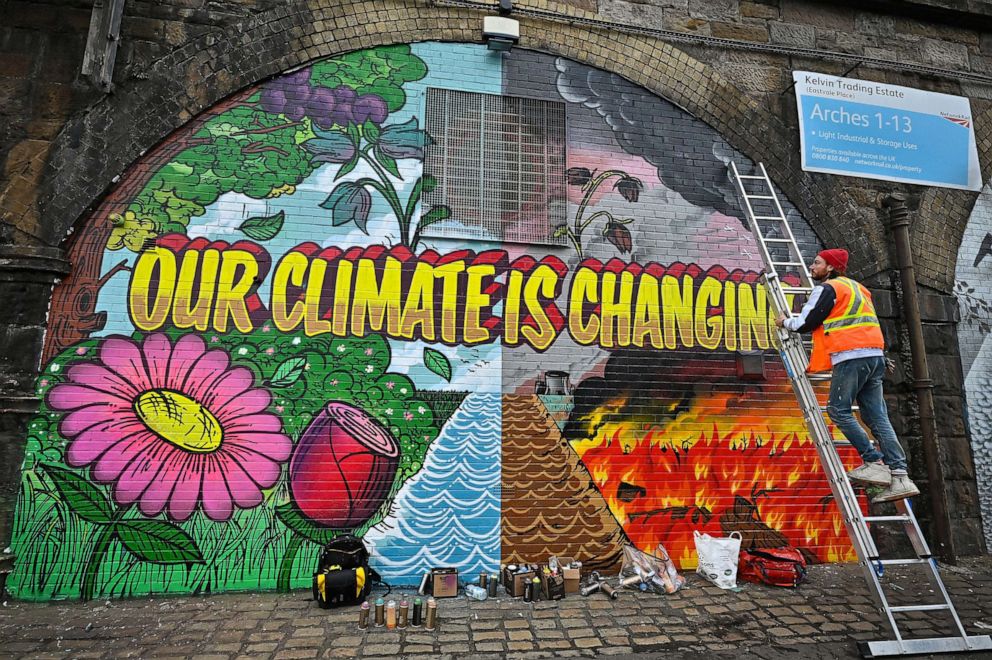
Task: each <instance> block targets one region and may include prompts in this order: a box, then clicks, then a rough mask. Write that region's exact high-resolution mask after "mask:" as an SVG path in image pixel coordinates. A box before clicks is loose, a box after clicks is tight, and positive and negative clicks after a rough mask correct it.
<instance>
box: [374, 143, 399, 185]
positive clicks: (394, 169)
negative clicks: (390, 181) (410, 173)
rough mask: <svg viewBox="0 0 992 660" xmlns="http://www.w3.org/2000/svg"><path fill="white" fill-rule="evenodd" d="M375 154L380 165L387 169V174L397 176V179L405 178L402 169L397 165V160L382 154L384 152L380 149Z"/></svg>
mask: <svg viewBox="0 0 992 660" xmlns="http://www.w3.org/2000/svg"><path fill="white" fill-rule="evenodd" d="M375 153H376V156H377V158H378V160H379V164H380V165H382V166H383V167H384V168H386V171H387V172H389V173H390V174H392V175H393V176H395V177H396V178H397V179H402V178H403V176H402V175H401V174H400V168H399V165H397V164H396V159H395V158H393V157H391V156H387V155H386V154H384V153H382V151H381V150H379V149H376V150H375Z"/></svg>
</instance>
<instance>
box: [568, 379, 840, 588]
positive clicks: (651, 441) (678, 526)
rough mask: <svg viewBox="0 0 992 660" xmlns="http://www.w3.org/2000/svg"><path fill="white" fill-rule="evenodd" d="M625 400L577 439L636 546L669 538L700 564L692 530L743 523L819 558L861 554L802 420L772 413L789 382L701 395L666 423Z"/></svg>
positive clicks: (752, 539)
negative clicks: (630, 411) (638, 412)
mask: <svg viewBox="0 0 992 660" xmlns="http://www.w3.org/2000/svg"><path fill="white" fill-rule="evenodd" d="M759 397H760V398H759ZM625 403H626V401H625V399H624V398H623V397H622V396H621V397H619V398H614V399H612V400H609V401H606V402H604V403H603V404H601V405H600V406H599V407H598V408H597V409H596V410H594V411H592V412H591V414H590V417H593V418H597V419H594V420H593V426H594V427H598V431H597V433H596V434H595V436H594V437H592V438H590V439H588V440H574V441H572V446H573V447H574V449H575V451H576V452H577V453H578V454H579V456H580V457H581V459H582V461H583V463H584V464H585V466H586V468H587V469H588V470H589V473H590V474H591V475H592V478H593V481H594V483H595V484H596V486H597V487H598V488H599V489H600V492H602V494H603V496H604V498H605V499H606V502H607V505H608V506H609V508H610V511H611V512H612V513H613V515H614V516H615V517H616V519H617V521H619V522H620V524H621V525H622V526H623V528H624V531H625V532H626V534H627V536H628V538H629V539H630V540H631V542H632V543H634V544H635V545H636V546H637V547H638V548H641V549H643V550H651V549H653V548H654V547H655V546H656V545H657V544H658V543H662V544H663V545H664V546H665V547H666V549H667V550H668V552H669V554H670V555H671V556H672V557H673V558H674V559H676V560H677V561H678V562H679V563H680V565H681V566H682V567H683V568H692V567H694V566H695V565H696V561H697V559H696V553H695V547H694V543H693V530H699V531H700V532H705V533H709V534H711V535H718V536H719V535H725V534H727V533H729V532H730V531H733V530H739V531H742V532H743V533H744V535H745V545H749V544H750V545H755V546H762V545H763V546H774V545H782V544H784V543H786V542H787V543H789V544H791V545H793V546H796V547H799V548H802V549H804V550H805V551H806V552H808V553H809V554H810V555H811V556H810V557H809V558H810V559H814V560H816V561H826V562H835V561H853V560H855V554H854V550H853V548H852V547H851V543H850V541H849V539H848V537H847V532H846V530H845V528H844V524H843V521H842V519H841V516H840V514H839V512H838V510H837V508H836V507H835V506H834V504H833V499H832V494H831V491H830V487H829V485H828V483H827V481H826V478H825V476H824V475H823V473H822V471H821V468H820V462H819V456H818V455H817V452H816V448H815V446H814V445H813V443H812V441H811V440H810V438H809V436H808V435H807V432H806V428H805V424H804V421H803V419H802V418H801V417H793V416H788V413H785V415H783V416H781V417H780V416H778V415H775V416H771V415H769V414H768V410H769V409H770V408H774V407H779V406H781V407H783V409H784V408H785V407H786V406H791V407H793V408H794V406H795V403H794V398H793V395H792V393H791V391H790V390H789V389H788V384H787V383H781V384H780V385H778V386H776V387H774V388H770V387H769V388H763V391H761V392H760V393H758V392H755V393H750V394H745V395H743V396H742V395H741V394H740V393H733V392H727V391H713V392H709V393H707V394H705V395H699V396H697V397H695V399H694V400H693V402H692V404H691V406H690V407H689V408H688V409H687V410H685V411H684V412H681V413H678V414H677V415H676V416H675V417H674V419H672V420H671V421H670V422H668V423H665V424H658V423H656V422H655V421H654V420H651V421H647V420H644V419H638V418H637V417H636V416H629V417H625V418H623V419H622V420H617V419H616V418H617V417H618V415H617V414H616V413H617V411H622V410H623V409H624V406H625ZM793 414H794V413H793ZM841 458H842V460H843V461H844V462H845V464H846V465H848V466H849V467H853V465H855V464H856V463H857V454H856V452H855V451H854V450H853V449H852V448H843V447H842V448H841Z"/></svg>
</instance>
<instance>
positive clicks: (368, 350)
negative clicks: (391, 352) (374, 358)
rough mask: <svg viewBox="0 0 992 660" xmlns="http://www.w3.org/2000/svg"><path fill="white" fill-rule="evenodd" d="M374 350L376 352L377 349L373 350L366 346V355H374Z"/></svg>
mask: <svg viewBox="0 0 992 660" xmlns="http://www.w3.org/2000/svg"><path fill="white" fill-rule="evenodd" d="M374 352H375V351H373V350H372V349H371V348H366V349H365V354H366V355H372V353H374Z"/></svg>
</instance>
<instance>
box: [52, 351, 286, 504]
mask: <svg viewBox="0 0 992 660" xmlns="http://www.w3.org/2000/svg"><path fill="white" fill-rule="evenodd" d="M66 375H67V376H68V380H67V381H66V382H64V383H61V384H59V385H56V386H55V387H53V388H52V389H51V390H50V391H49V392H48V405H49V407H50V408H52V409H53V410H58V411H60V412H63V413H65V416H64V417H63V418H62V420H61V421H60V422H59V433H60V434H62V435H63V436H64V437H66V438H68V439H69V440H70V442H69V447H68V449H67V450H66V461H67V463H68V464H69V465H71V466H73V467H83V466H89V467H90V474H91V475H92V477H93V479H94V480H95V481H97V482H99V483H104V484H110V483H112V484H114V490H113V495H114V499H115V500H116V501H117V502H118V503H119V504H122V505H127V504H131V503H134V502H137V503H138V505H139V508H140V509H141V512H142V513H143V514H144V515H146V516H155V515H158V514H159V513H161V512H163V511H166V510H167V511H168V515H169V517H170V518H172V519H173V520H186V519H187V518H189V517H190V515H191V514H192V513H193V511H194V510H195V509H196V508H197V507H198V506H202V507H203V511H204V512H205V513H206V514H207V517H209V518H210V519H211V520H218V521H222V520H228V519H229V518H230V517H231V515H232V513H233V511H234V507H235V506H238V507H240V508H243V509H247V508H251V507H255V506H258V505H259V504H261V503H262V490H263V489H265V488H270V487H272V486H273V485H274V484H275V483H276V481H277V480H278V479H279V475H280V473H281V471H282V468H281V463H282V462H283V461H285V460H286V459H287V458H289V453H290V450H291V449H292V443H291V442H290V440H289V438H288V437H286V436H285V435H284V434H283V433H282V422H281V421H280V420H279V418H278V417H276V416H275V415H273V414H271V413H269V412H266V409H267V408H268V406H269V403H270V402H271V400H272V398H271V395H270V394H269V392H268V391H266V390H264V389H260V388H256V387H255V377H254V375H253V374H252V372H251V370H250V369H246V368H245V367H232V366H231V360H230V358H229V357H228V354H227V353H226V352H225V351H222V350H207V345H206V343H205V342H204V341H203V339H201V338H200V337H199V336H198V335H184V336H182V337H180V338H179V340H178V341H176V343H175V345H173V344H171V343H170V341H169V338H168V337H167V336H166V335H164V334H161V333H155V334H151V335H148V336H147V337H146V338H145V339H144V341H142V342H136V341H133V340H131V339H127V338H125V337H108V338H106V339H104V340H103V341H102V342H101V344H100V348H99V351H98V354H97V360H96V361H93V362H77V363H75V364H73V365H71V366H70V367H69V368H68V369H67V371H66Z"/></svg>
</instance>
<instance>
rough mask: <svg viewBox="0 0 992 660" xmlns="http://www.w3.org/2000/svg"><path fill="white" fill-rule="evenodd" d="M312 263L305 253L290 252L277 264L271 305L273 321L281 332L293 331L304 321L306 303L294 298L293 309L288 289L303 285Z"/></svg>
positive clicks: (273, 279)
mask: <svg viewBox="0 0 992 660" xmlns="http://www.w3.org/2000/svg"><path fill="white" fill-rule="evenodd" d="M309 265H310V263H309V260H308V259H307V257H306V255H305V254H301V253H299V252H288V253H287V254H286V256H285V257H283V258H282V259H281V260H280V261H279V264H278V265H277V266H276V272H275V273H274V274H273V275H272V295H271V300H270V303H269V307H270V308H271V309H272V323H273V324H274V325H275V326H276V328H277V329H278V330H279V331H280V332H292V331H293V330H295V329H296V327H297V326H298V325H299V324H300V323H302V322H303V315H304V314H305V313H306V303H304V302H303V301H302V300H294V301H293V306H292V308H291V309H289V310H287V309H286V306H287V305H288V304H289V300H288V295H287V291H286V289H287V288H288V287H289V286H290V285H292V286H294V287H302V286H303V280H304V277H305V276H306V272H307V267H308V266H309Z"/></svg>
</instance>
